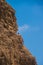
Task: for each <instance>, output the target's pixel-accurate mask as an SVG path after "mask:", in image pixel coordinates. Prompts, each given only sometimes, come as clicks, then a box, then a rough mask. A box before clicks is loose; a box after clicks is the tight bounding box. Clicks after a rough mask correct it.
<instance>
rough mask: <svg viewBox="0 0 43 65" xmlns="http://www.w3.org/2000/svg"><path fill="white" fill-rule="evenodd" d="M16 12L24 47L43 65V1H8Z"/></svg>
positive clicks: (39, 64)
mask: <svg viewBox="0 0 43 65" xmlns="http://www.w3.org/2000/svg"><path fill="white" fill-rule="evenodd" d="M6 1H7V2H8V3H9V4H10V5H11V6H12V7H13V8H14V9H15V10H16V18H17V24H18V29H19V31H18V32H20V34H21V35H22V37H23V39H24V45H25V46H26V47H27V49H28V50H30V52H31V53H32V54H33V56H35V57H36V60H37V63H38V65H43V0H6Z"/></svg>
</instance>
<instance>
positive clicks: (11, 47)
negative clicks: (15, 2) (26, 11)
mask: <svg viewBox="0 0 43 65" xmlns="http://www.w3.org/2000/svg"><path fill="white" fill-rule="evenodd" d="M17 30H18V26H17V23H16V17H15V10H14V9H13V8H12V7H11V6H10V5H8V4H7V3H6V2H5V0H0V65H37V64H36V60H35V58H34V57H33V56H32V54H31V53H30V52H29V51H28V50H27V49H26V47H25V46H24V45H23V39H22V37H21V35H20V34H16V32H17Z"/></svg>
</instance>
